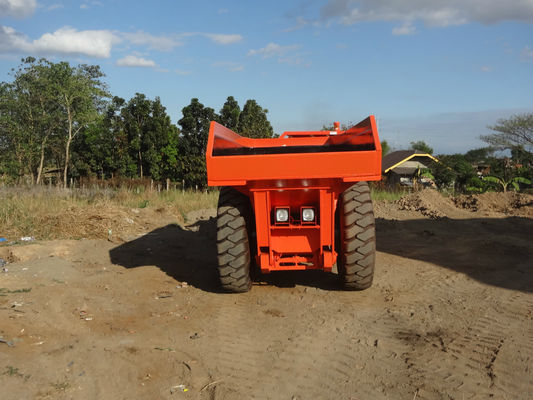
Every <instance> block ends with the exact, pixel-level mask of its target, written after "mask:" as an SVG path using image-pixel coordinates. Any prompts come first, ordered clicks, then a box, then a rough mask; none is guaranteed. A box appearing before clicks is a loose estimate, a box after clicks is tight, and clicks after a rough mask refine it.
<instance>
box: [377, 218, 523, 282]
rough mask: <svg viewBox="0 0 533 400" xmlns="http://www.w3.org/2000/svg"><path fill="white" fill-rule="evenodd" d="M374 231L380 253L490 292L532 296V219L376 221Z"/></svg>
mask: <svg viewBox="0 0 533 400" xmlns="http://www.w3.org/2000/svg"><path fill="white" fill-rule="evenodd" d="M376 230H377V250H378V251H381V252H384V253H388V254H393V255H397V256H401V257H405V258H410V259H414V260H421V261H425V262H429V263H432V264H435V265H438V266H441V267H445V268H448V269H450V270H454V271H457V272H460V273H463V274H465V275H468V276H469V277H471V278H473V279H475V280H477V281H479V282H483V283H486V284H489V285H492V286H498V287H502V288H506V289H513V290H519V291H523V292H533V219H530V218H523V217H507V218H472V219H449V218H443V219H439V220H432V219H412V220H404V221H396V220H388V219H381V218H378V219H377V220H376ZM392 267H393V266H392ZM378 268H379V266H378ZM421 284H423V282H421Z"/></svg>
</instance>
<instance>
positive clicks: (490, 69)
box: [481, 65, 492, 72]
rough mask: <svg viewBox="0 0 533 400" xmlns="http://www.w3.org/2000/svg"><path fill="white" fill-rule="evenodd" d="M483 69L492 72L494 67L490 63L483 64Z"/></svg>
mask: <svg viewBox="0 0 533 400" xmlns="http://www.w3.org/2000/svg"><path fill="white" fill-rule="evenodd" d="M481 71H482V72H491V71H492V67H491V66H490V65H483V66H482V67H481Z"/></svg>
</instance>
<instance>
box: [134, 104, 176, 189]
mask: <svg viewBox="0 0 533 400" xmlns="http://www.w3.org/2000/svg"><path fill="white" fill-rule="evenodd" d="M178 135H179V131H178V129H177V127H176V126H175V125H173V124H172V123H171V121H170V117H169V116H168V114H167V112H166V109H165V107H163V105H162V104H161V100H160V99H159V97H156V98H155V100H154V101H152V102H151V105H150V118H149V119H148V122H147V130H146V132H145V134H144V141H143V146H142V147H143V151H144V153H145V155H144V159H145V163H146V167H147V169H148V171H149V174H150V176H151V177H153V178H154V179H163V178H172V179H175V178H176V177H177V169H178V160H177V156H178V148H177V147H178Z"/></svg>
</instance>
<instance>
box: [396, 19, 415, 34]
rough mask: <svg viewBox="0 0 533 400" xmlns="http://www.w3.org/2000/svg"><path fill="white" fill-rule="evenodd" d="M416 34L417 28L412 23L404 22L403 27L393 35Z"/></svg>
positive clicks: (398, 28)
mask: <svg viewBox="0 0 533 400" xmlns="http://www.w3.org/2000/svg"><path fill="white" fill-rule="evenodd" d="M415 33H416V28H415V27H414V26H413V24H412V22H410V21H409V22H404V24H403V25H402V26H398V27H396V28H394V29H393V30H392V34H393V35H396V36H401V35H414V34H415Z"/></svg>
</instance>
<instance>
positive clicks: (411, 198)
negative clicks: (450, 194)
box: [396, 189, 457, 219]
mask: <svg viewBox="0 0 533 400" xmlns="http://www.w3.org/2000/svg"><path fill="white" fill-rule="evenodd" d="M396 204H397V205H398V208H399V209H400V210H409V211H418V212H420V213H421V214H422V215H425V216H426V217H429V218H432V219H441V218H445V217H452V216H455V214H457V208H456V207H455V205H454V204H453V202H452V201H451V200H450V199H449V198H447V197H444V196H443V195H442V194H441V193H439V192H438V191H436V190H434V189H424V190H422V191H420V192H415V193H411V194H409V195H407V196H405V197H402V198H401V199H400V200H398V201H397V202H396Z"/></svg>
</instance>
